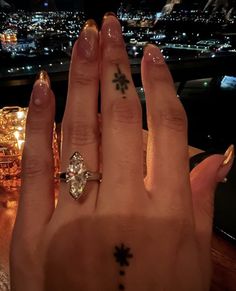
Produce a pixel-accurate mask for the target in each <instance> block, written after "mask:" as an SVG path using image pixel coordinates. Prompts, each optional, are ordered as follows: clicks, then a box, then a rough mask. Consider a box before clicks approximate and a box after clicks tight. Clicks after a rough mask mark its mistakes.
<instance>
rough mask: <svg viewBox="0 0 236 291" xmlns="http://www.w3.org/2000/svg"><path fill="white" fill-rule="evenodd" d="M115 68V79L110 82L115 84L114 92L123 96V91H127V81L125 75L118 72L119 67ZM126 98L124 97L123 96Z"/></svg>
mask: <svg viewBox="0 0 236 291" xmlns="http://www.w3.org/2000/svg"><path fill="white" fill-rule="evenodd" d="M116 66H117V73H115V74H114V76H115V79H113V80H112V82H113V83H115V84H116V90H117V91H121V93H122V94H125V91H126V90H128V84H129V83H130V82H129V80H128V79H127V78H126V76H125V74H123V73H122V72H121V70H120V67H119V65H116ZM123 98H126V96H123Z"/></svg>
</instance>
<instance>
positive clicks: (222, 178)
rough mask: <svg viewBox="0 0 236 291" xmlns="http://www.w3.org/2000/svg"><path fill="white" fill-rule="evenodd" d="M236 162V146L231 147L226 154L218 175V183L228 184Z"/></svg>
mask: <svg viewBox="0 0 236 291" xmlns="http://www.w3.org/2000/svg"><path fill="white" fill-rule="evenodd" d="M233 162H234V145H231V146H230V147H229V148H228V149H227V151H226V152H225V154H224V160H223V162H222V164H221V166H220V167H219V170H218V173H217V182H221V183H226V182H227V181H228V180H227V175H228V174H229V172H230V170H231V168H232V165H233Z"/></svg>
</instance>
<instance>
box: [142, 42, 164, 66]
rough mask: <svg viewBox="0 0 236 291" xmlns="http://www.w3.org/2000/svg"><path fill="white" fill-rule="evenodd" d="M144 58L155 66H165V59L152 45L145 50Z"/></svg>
mask: <svg viewBox="0 0 236 291" xmlns="http://www.w3.org/2000/svg"><path fill="white" fill-rule="evenodd" d="M144 58H145V60H146V61H148V62H151V63H153V64H155V65H163V64H165V59H164V57H163V54H162V53H161V51H160V49H159V48H158V47H157V46H155V45H152V44H148V45H147V46H146V47H145V48H144Z"/></svg>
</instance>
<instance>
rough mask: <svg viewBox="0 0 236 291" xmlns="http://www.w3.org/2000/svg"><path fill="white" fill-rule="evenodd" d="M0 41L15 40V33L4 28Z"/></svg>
mask: <svg viewBox="0 0 236 291" xmlns="http://www.w3.org/2000/svg"><path fill="white" fill-rule="evenodd" d="M0 38H1V42H13V43H15V42H17V34H16V32H14V31H12V30H6V31H4V32H3V33H2V34H1V35H0Z"/></svg>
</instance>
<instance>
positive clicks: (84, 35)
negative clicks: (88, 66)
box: [77, 19, 98, 61]
mask: <svg viewBox="0 0 236 291" xmlns="http://www.w3.org/2000/svg"><path fill="white" fill-rule="evenodd" d="M77 48H78V57H79V58H81V59H83V58H85V59H87V60H90V61H92V60H95V59H96V57H97V54H98V28H97V24H96V22H95V21H94V20H93V19H89V20H87V21H86V22H85V24H84V26H83V29H82V31H81V33H80V37H79V39H78V44H77Z"/></svg>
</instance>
